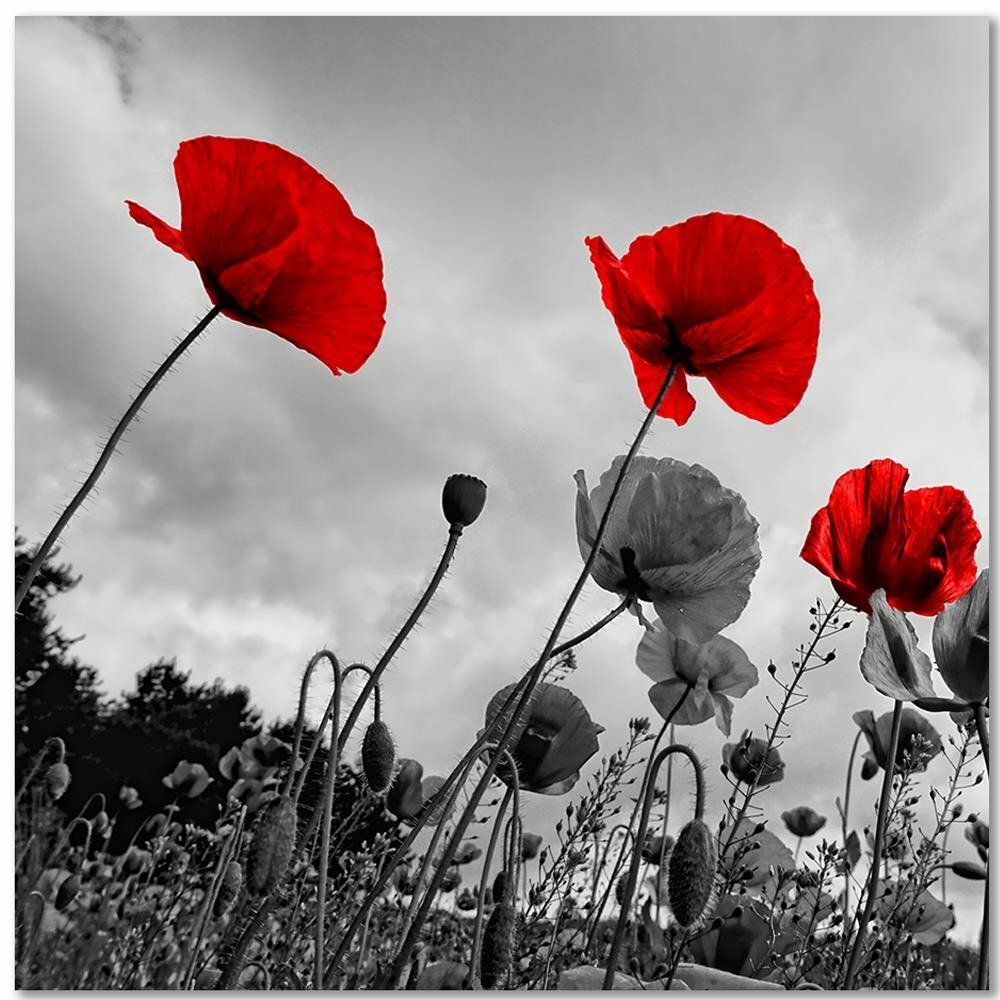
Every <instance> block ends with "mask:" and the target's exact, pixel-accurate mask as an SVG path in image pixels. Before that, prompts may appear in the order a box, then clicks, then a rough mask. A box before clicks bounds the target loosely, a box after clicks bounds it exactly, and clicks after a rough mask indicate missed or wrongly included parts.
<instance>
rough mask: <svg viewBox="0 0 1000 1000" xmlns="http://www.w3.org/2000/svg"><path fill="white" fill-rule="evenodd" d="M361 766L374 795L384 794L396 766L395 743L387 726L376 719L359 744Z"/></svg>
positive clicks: (390, 782)
mask: <svg viewBox="0 0 1000 1000" xmlns="http://www.w3.org/2000/svg"><path fill="white" fill-rule="evenodd" d="M361 766H362V769H363V770H364V772H365V780H366V781H367V782H368V787H369V788H370V789H371V790H372V791H373V792H374V793H375V794H376V795H384V794H385V792H386V791H387V790H388V788H389V785H390V784H392V774H393V770H394V769H395V767H396V744H395V743H394V742H393V739H392V733H391V732H389V727H388V726H387V725H386V724H385V723H384V722H383V721H382V720H381V719H376V720H375V721H374V722H373V723H372V724H371V725H370V726H369V727H368V728H367V729H366V730H365V738H364V740H363V741H362V744H361Z"/></svg>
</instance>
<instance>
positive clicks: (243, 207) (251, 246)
mask: <svg viewBox="0 0 1000 1000" xmlns="http://www.w3.org/2000/svg"><path fill="white" fill-rule="evenodd" d="M303 171H309V172H311V173H315V171H314V170H313V168H312V167H310V166H309V165H308V164H307V163H306V162H305V161H304V160H300V159H299V158H298V157H297V156H294V155H293V154H291V153H289V152H287V151H286V150H283V149H281V148H280V147H279V146H273V145H271V144H270V143H267V142H257V141H255V140H253V139H223V138H219V137H217V136H202V137H201V138H198V139H189V140H187V141H186V142H182V143H181V145H180V148H179V149H178V151H177V156H176V158H175V159H174V174H175V175H176V177H177V190H178V191H179V192H180V198H181V231H182V232H183V233H184V242H185V245H186V246H187V248H188V250H189V251H190V253H191V256H192V258H193V259H194V260H195V262H196V263H197V264H198V266H199V267H200V268H201V269H202V270H203V271H206V272H208V273H209V274H211V275H212V276H214V277H215V278H216V279H217V280H218V279H219V278H220V276H221V275H222V273H223V272H224V271H225V270H226V269H227V268H230V267H232V266H233V265H234V264H240V263H242V262H244V261H249V260H252V259H253V258H255V257H259V256H261V255H262V254H264V253H265V252H266V251H270V250H273V249H274V248H275V247H277V246H278V245H279V244H281V243H283V242H284V241H285V240H287V239H288V238H289V237H290V236H292V235H293V234H294V233H295V231H296V229H297V227H298V226H299V222H300V219H299V207H300V205H301V202H299V200H298V197H297V195H298V191H299V188H300V186H301V183H300V175H301V174H302V173H303ZM330 186H331V187H332V185H330ZM335 190H336V189H335ZM309 210H310V211H312V210H313V207H312V206H309ZM227 291H230V290H229V289H227ZM230 294H232V291H230ZM234 297H235V296H234ZM258 297H259V296H258ZM237 301H239V300H238V299H237ZM240 304H241V305H242V303H240Z"/></svg>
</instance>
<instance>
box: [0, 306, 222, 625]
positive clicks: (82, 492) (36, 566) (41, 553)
mask: <svg viewBox="0 0 1000 1000" xmlns="http://www.w3.org/2000/svg"><path fill="white" fill-rule="evenodd" d="M220 312H221V306H212V308H211V309H209V311H208V312H207V313H206V314H205V315H204V316H203V317H202V318H201V319H200V320H199V321H198V323H197V325H196V326H195V327H194V329H193V330H192V331H191V332H190V333H189V334H187V336H186V337H184V339H183V340H182V341H181V342H180V343H179V344H178V345H177V346H176V347H175V348H174V349H173V350H172V351H171V352H170V353H169V354H168V355H167V357H166V360H165V361H164V362H163V363H162V364H161V365H160V367H159V368H157V369H156V371H155V372H153V374H152V375H150V376H149V379H148V380H147V381H146V384H145V385H144V386H143V387H142V388H141V389H140V390H139V392H138V393H137V394H136V397H135V399H133V400H132V404H131V406H129V408H128V409H127V410H126V411H125V413H124V415H123V416H122V418H121V420H119V421H118V423H117V424H116V425H115V429H114V430H113V431H112V432H111V436H110V437H109V438H108V440H107V444H105V445H104V448H103V449H102V451H101V454H100V456H99V457H98V459H97V463H96V464H95V465H94V468H93V469H92V470H91V472H90V475H89V476H87V478H86V479H85V480H84V482H83V485H82V486H81V487H80V488H79V489H78V490H77V491H76V495H75V496H74V497H73V499H72V500H70V502H69V503H68V504H67V505H66V509H65V510H64V511H63V512H62V513H61V514H60V515H59V518H58V520H57V521H56V523H55V524H54V525H53V526H52V530H51V531H50V532H49V533H48V535H46V536H45V541H44V542H42V544H41V545H39V546H38V550H37V551H36V552H35V556H34V558H33V559H32V560H31V565H30V566H29V567H28V569H27V572H26V573H25V574H24V578H23V579H22V580H21V582H20V584H19V585H18V588H17V594H16V596H15V598H14V614H17V609H18V608H20V606H21V602H22V601H23V600H24V597H25V595H26V594H27V593H28V590H29V588H30V587H31V584H32V583H33V582H34V580H35V577H36V576H37V575H38V571H39V570H40V569H41V568H42V563H44V562H45V560H46V558H48V555H49V553H50V552H51V551H52V547H53V546H54V545H55V543H56V542H57V541H58V539H59V536H60V535H61V534H62V532H63V529H64V528H65V527H66V525H67V524H68V523H69V521H70V518H72V516H73V515H74V514H75V513H76V511H77V508H78V507H79V506H80V504H82V503H83V501H84V500H86V499H87V496H88V495H89V493H90V491H91V490H92V489H93V488H94V486H95V485H96V483H97V480H98V479H100V477H101V473H102V472H103V471H104V467H105V466H106V465H107V464H108V462H110V461H111V456H112V455H113V454H114V453H115V449H116V448H117V447H118V442H119V441H120V440H121V438H122V435H123V434H124V433H125V431H126V430H127V428H128V425H129V424H130V423H132V420H133V419H134V418H135V415H136V414H137V413H138V412H139V411H140V410H141V409H142V407H143V404H144V403H145V402H146V400H147V399H148V398H149V395H150V393H152V391H153V390H154V389H155V388H156V387H157V385H158V384H159V383H160V380H161V379H162V378H163V376H164V375H166V374H167V372H168V371H170V369H171V367H173V364H174V362H175V361H176V360H177V359H178V358H179V357H180V356H181V355H182V354H183V353H184V352H185V351H186V350H187V349H188V348H189V347H190V346H191V345H192V344H193V343H194V341H195V340H196V339H197V337H198V335H199V334H200V333H202V331H203V330H204V329H205V328H206V327H207V326H208V324H209V323H211V322H212V320H213V319H215V317H216V316H218V315H219V313H220Z"/></svg>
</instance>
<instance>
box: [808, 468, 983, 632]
mask: <svg viewBox="0 0 1000 1000" xmlns="http://www.w3.org/2000/svg"><path fill="white" fill-rule="evenodd" d="M909 475H910V473H909V470H908V469H906V468H905V467H904V466H902V465H899V464H898V463H897V462H893V461H891V460H890V459H877V460H876V461H873V462H869V463H868V465H867V466H865V468H863V469H851V470H850V471H849V472H845V473H844V474H843V475H842V476H841V477H840V478H839V479H838V480H837V482H836V483H835V484H834V487H833V490H832V492H831V493H830V500H829V503H828V504H827V506H825V507H822V508H821V509H820V510H818V511H817V512H816V513H815V514H814V515H813V519H812V523H811V525H810V527H809V534H808V536H807V537H806V540H805V544H804V545H803V546H802V553H801V555H802V558H803V559H805V561H806V562H808V563H810V564H811V565H813V566H815V567H816V568H817V569H818V570H819V571H820V572H821V573H824V574H826V575H827V576H828V577H830V580H831V581H832V583H833V588H834V590H836V591H837V593H838V594H839V595H840V596H841V597H842V598H843V599H844V600H845V601H847V602H848V603H849V604H853V605H854V607H856V608H858V609H860V610H861V611H865V612H867V613H869V614H870V613H871V610H872V609H871V604H870V599H871V596H872V594H873V593H874V592H875V591H876V590H879V589H882V590H884V591H885V592H886V601H887V602H888V604H889V606H890V607H893V608H897V609H898V610H900V611H913V612H916V613H917V614H921V615H935V614H937V613H938V612H939V611H941V609H942V608H943V607H944V606H945V604H947V603H949V602H950V601H954V600H955V599H957V598H959V597H961V596H962V595H963V594H964V593H965V592H966V591H967V590H968V589H969V587H971V586H972V583H973V581H974V580H975V578H976V560H975V551H976V545H977V543H978V542H979V539H980V532H979V528H978V527H977V526H976V521H975V518H974V517H973V514H972V508H971V506H970V505H969V501H968V500H967V499H966V496H965V494H964V493H963V492H962V491H961V490H958V489H955V487H954V486H934V487H930V488H926V489H920V490H906V491H904V489H903V487H904V486H905V484H906V481H907V479H908V478H909Z"/></svg>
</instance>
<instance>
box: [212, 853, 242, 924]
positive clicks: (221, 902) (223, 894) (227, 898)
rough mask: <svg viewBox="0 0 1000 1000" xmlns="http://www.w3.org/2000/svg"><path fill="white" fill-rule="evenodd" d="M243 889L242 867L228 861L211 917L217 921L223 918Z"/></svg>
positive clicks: (237, 863)
mask: <svg viewBox="0 0 1000 1000" xmlns="http://www.w3.org/2000/svg"><path fill="white" fill-rule="evenodd" d="M242 887H243V866H242V865H241V864H240V863H239V862H238V861H230V862H229V864H228V865H226V870H225V872H223V875H222V881H221V882H220V883H219V894H218V895H217V896H216V897H215V905H214V906H213V907H212V915H213V916H214V917H215V918H216V919H218V918H219V917H222V916H224V915H225V914H226V913H227V912H228V911H229V907H230V906H232V905H233V902H234V900H235V899H236V897H237V896H238V895H239V893H240V889H241V888H242Z"/></svg>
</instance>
